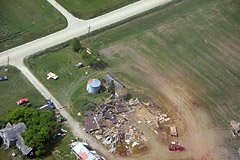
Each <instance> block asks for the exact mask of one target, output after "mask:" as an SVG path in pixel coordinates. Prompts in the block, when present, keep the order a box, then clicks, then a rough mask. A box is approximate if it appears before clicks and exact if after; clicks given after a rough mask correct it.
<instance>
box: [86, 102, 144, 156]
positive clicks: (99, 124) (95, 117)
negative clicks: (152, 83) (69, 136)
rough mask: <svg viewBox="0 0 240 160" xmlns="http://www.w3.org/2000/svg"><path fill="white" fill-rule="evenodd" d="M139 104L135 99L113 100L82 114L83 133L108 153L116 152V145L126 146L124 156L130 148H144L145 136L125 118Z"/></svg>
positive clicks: (128, 152)
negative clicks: (102, 146) (97, 141)
mask: <svg viewBox="0 0 240 160" xmlns="http://www.w3.org/2000/svg"><path fill="white" fill-rule="evenodd" d="M129 102H131V103H129ZM139 103H140V102H139V101H138V100H137V99H136V100H135V101H134V100H131V101H122V100H119V99H114V100H110V101H106V102H105V103H104V104H101V105H98V106H96V108H95V109H94V110H92V111H87V112H85V114H84V122H83V124H84V128H85V131H86V132H87V133H90V134H92V135H93V136H94V137H96V139H98V140H99V141H101V142H102V143H103V145H105V146H106V147H107V148H109V149H110V150H109V152H115V151H117V147H116V146H117V144H121V145H125V146H126V151H125V152H124V154H125V155H128V154H130V150H131V149H132V148H141V147H144V146H145V142H146V141H147V138H146V136H145V135H144V134H143V133H142V132H140V131H139V130H138V129H137V128H136V127H135V126H133V125H132V124H131V122H130V121H129V119H128V116H127V114H130V113H131V112H134V111H135V110H136V107H137V106H138V105H139Z"/></svg>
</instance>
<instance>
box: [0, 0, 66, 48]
mask: <svg viewBox="0 0 240 160" xmlns="http://www.w3.org/2000/svg"><path fill="white" fill-rule="evenodd" d="M0 6H1V8H0V24H1V25H0V51H4V50H6V49H9V48H12V47H15V46H18V45H20V44H23V43H26V42H29V41H32V40H34V39H36V38H39V37H42V36H45V35H48V34H50V33H53V32H56V31H58V30H60V29H63V28H64V27H66V20H65V18H64V17H63V16H62V15H61V14H60V13H59V12H58V11H57V10H55V9H54V8H53V7H52V6H51V5H50V4H49V3H48V2H47V1H43V0H19V1H15V0H1V1H0Z"/></svg>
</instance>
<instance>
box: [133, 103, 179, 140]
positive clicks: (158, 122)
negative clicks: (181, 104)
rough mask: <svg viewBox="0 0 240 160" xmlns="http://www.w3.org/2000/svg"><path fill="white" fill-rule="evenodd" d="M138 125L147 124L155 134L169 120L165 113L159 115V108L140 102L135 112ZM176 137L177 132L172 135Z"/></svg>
mask: <svg viewBox="0 0 240 160" xmlns="http://www.w3.org/2000/svg"><path fill="white" fill-rule="evenodd" d="M136 114H137V117H138V118H139V121H138V123H144V124H147V125H148V126H149V127H150V128H151V129H152V130H153V131H154V132H155V133H156V134H159V132H161V130H162V129H163V125H162V123H164V122H167V121H169V120H170V118H169V117H168V115H167V114H166V113H163V114H162V113H161V111H160V109H159V107H157V106H155V105H154V104H153V103H150V102H147V103H146V102H142V103H141V105H140V107H138V108H137V110H136ZM173 135H174V136H177V131H176V132H175V133H174V134H173Z"/></svg>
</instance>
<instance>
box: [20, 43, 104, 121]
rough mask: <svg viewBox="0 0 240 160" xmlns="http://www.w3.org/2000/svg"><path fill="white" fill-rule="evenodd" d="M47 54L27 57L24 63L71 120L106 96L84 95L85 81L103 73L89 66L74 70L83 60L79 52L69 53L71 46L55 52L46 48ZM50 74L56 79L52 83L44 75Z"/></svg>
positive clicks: (85, 93)
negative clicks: (67, 113)
mask: <svg viewBox="0 0 240 160" xmlns="http://www.w3.org/2000/svg"><path fill="white" fill-rule="evenodd" d="M48 53H49V54H40V55H39V56H38V55H34V56H31V57H30V58H29V59H27V60H26V61H25V62H26V65H27V66H28V67H29V68H30V69H31V70H33V71H34V75H35V76H36V77H37V78H38V79H39V80H40V81H41V82H42V83H43V84H44V85H45V86H46V87H47V88H48V89H49V90H50V91H51V93H52V94H53V95H54V97H56V98H57V99H58V101H59V102H60V103H61V104H62V105H63V106H65V107H66V108H65V109H67V110H68V111H69V113H70V114H72V116H73V117H75V118H79V117H77V113H78V112H81V113H82V114H83V113H84V112H85V111H87V110H88V107H89V106H90V105H91V104H95V103H100V102H101V101H102V99H103V97H105V96H108V94H107V93H104V94H103V95H101V96H99V95H92V96H89V95H88V93H87V92H86V85H87V81H88V80H89V79H90V78H96V77H102V76H103V73H98V72H96V70H94V69H92V68H89V67H83V68H80V69H78V68H77V67H76V66H75V65H76V64H78V63H80V62H83V58H82V56H81V55H80V53H76V52H73V51H72V48H71V46H67V47H64V48H63V49H61V50H59V51H58V50H57V51H56V50H55V49H53V50H51V49H50V50H49V51H48ZM40 64H41V65H40ZM63 64H64V65H63ZM50 71H51V72H54V73H56V74H57V75H58V76H59V78H58V79H57V80H56V81H55V80H47V73H48V72H50ZM86 73H87V75H86ZM102 96H103V97H102ZM79 106H82V107H81V108H79ZM80 119H81V118H80Z"/></svg>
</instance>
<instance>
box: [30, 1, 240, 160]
mask: <svg viewBox="0 0 240 160" xmlns="http://www.w3.org/2000/svg"><path fill="white" fill-rule="evenodd" d="M239 8H240V3H239V1H237V0H210V1H209V0H202V1H191V0H186V1H175V2H173V3H171V4H168V5H166V6H163V7H159V8H157V9H155V10H152V11H151V12H148V14H146V15H145V16H141V17H139V18H135V19H134V20H132V21H128V22H126V23H124V24H122V25H120V26H118V27H115V28H112V29H108V30H107V31H103V32H100V33H98V34H96V35H92V36H90V37H87V38H86V37H84V38H82V40H81V43H82V44H83V45H86V46H88V47H89V48H91V49H92V50H93V51H95V52H99V53H100V54H101V55H103V56H104V57H105V61H106V62H107V63H108V67H107V68H106V69H105V70H104V71H103V72H108V73H111V74H113V75H115V76H116V77H118V78H119V79H120V80H121V81H122V82H123V83H124V84H125V85H126V87H127V88H129V90H130V92H131V93H132V95H133V96H137V97H142V98H143V99H144V98H145V99H151V100H153V101H154V102H155V103H156V104H157V106H159V107H160V108H161V109H164V110H167V112H168V113H169V114H170V116H171V117H172V118H173V121H174V122H175V123H176V124H177V126H178V131H179V137H178V138H179V139H178V140H179V141H180V142H181V143H182V144H184V145H185V147H186V151H185V152H182V153H179V154H178V153H169V151H166V150H161V153H159V150H158V149H157V148H156V147H152V148H151V150H153V151H154V152H151V153H155V154H151V157H150V158H156V156H157V157H161V158H162V159H164V158H166V159H169V158H173V159H174V158H176V157H178V158H185V159H223V160H228V159H236V156H237V149H238V148H239V139H232V137H231V134H230V125H229V123H230V121H231V120H236V121H240V119H239V113H240V110H239V105H240V101H239V93H238V92H239V89H240V80H239V79H240V76H239V75H240V74H239V71H240V66H239V60H240V56H239V51H240V45H239V44H240V35H239V34H238V33H240V17H239V16H238V13H239ZM143 21H144V22H145V23H143ZM76 56H77V57H76ZM63 57H64V59H63ZM66 57H67V58H66ZM58 58H59V59H58ZM78 61H80V59H78V55H77V53H73V52H72V51H71V48H70V47H65V48H63V49H61V50H59V51H54V52H50V53H48V54H43V55H40V56H39V57H37V56H36V57H34V58H30V59H29V60H28V62H27V63H28V66H29V68H30V69H32V70H33V73H34V74H35V75H36V77H37V78H38V79H39V80H40V81H41V82H42V83H43V84H44V85H45V86H46V87H47V88H48V89H49V90H51V92H52V93H53V95H54V96H56V97H57V99H58V100H59V101H60V102H61V103H62V104H63V105H67V106H68V110H71V109H72V110H74V111H76V109H77V108H78V109H79V110H80V109H81V107H82V106H81V101H80V97H81V95H80V94H79V93H80V92H78V91H77V90H78V89H77V88H81V84H82V82H83V83H84V84H86V82H87V80H88V79H89V78H90V77H95V76H97V75H99V74H100V75H101V74H102V73H98V72H97V71H93V70H85V69H84V70H82V71H81V70H78V71H76V70H75V71H74V67H72V66H73V65H74V64H75V63H78ZM61 64H66V65H65V66H61ZM39 66H43V67H41V68H39ZM70 68H72V69H70ZM49 69H55V70H56V71H58V72H59V74H62V75H61V76H60V78H61V77H62V78H63V79H62V80H61V81H56V82H53V81H51V82H47V80H45V74H46V72H47V71H48V70H49ZM86 71H88V72H89V74H88V76H89V77H88V76H85V75H84V73H85V72H86ZM59 80H60V79H59ZM66 84H68V85H66ZM75 87H77V88H76V89H75ZM84 87H85V85H84ZM84 87H83V88H84ZM80 90H81V89H80ZM83 90H84V89H82V91H83ZM78 94H79V97H78ZM73 97H75V98H76V99H75V100H77V99H79V101H75V102H77V103H73V102H72V99H71V98H73ZM72 113H74V112H72ZM75 113H76V112H75ZM152 141H155V139H154V140H152ZM161 147H163V146H161ZM161 147H159V146H158V148H161ZM148 156H149V155H148ZM142 158H144V156H143V157H142ZM145 158H147V155H146V156H145ZM148 158H149V157H148Z"/></svg>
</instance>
